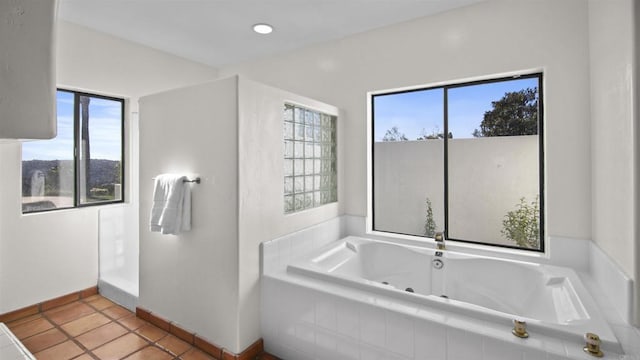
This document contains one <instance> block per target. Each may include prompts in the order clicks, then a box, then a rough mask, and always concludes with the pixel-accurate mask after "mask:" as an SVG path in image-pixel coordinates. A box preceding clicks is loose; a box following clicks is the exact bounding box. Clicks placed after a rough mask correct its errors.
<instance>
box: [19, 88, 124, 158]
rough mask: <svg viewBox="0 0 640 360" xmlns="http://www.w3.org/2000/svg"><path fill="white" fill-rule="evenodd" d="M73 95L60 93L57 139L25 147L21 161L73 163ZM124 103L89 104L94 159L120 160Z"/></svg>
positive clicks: (93, 101) (100, 101)
mask: <svg viewBox="0 0 640 360" xmlns="http://www.w3.org/2000/svg"><path fill="white" fill-rule="evenodd" d="M73 103H74V96H73V93H70V92H66V91H60V90H59V91H58V92H57V114H58V135H57V136H56V138H54V139H51V140H36V141H27V142H23V144H22V160H33V159H38V160H73V131H74V130H73ZM121 111H122V110H121V103H120V102H119V101H113V100H107V99H101V98H93V97H92V98H91V101H90V102H89V124H90V125H89V139H90V141H91V158H92V159H107V160H120V159H121V158H122V155H121V137H120V134H121V128H122V125H121Z"/></svg>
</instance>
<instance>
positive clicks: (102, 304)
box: [89, 298, 116, 310]
mask: <svg viewBox="0 0 640 360" xmlns="http://www.w3.org/2000/svg"><path fill="white" fill-rule="evenodd" d="M89 305H91V306H93V307H94V308H95V309H97V310H103V309H106V308H110V307H112V306H115V305H116V304H114V303H113V302H111V301H109V300H108V299H106V298H102V299H97V300H95V301H91V302H89Z"/></svg>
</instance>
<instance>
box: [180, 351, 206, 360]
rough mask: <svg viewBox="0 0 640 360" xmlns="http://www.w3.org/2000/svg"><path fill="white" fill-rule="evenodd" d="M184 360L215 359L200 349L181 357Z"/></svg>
mask: <svg viewBox="0 0 640 360" xmlns="http://www.w3.org/2000/svg"><path fill="white" fill-rule="evenodd" d="M180 359H182V360H213V357H211V356H209V355H207V354H205V353H204V352H202V351H200V350H198V349H191V350H189V351H187V352H186V353H185V354H183V355H182V356H180Z"/></svg>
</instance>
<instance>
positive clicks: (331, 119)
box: [284, 104, 338, 214]
mask: <svg viewBox="0 0 640 360" xmlns="http://www.w3.org/2000/svg"><path fill="white" fill-rule="evenodd" d="M336 120H337V118H336V117H335V116H331V115H327V114H324V113H321V112H318V111H314V110H309V109H305V108H303V107H300V106H295V105H289V104H285V106H284V212H285V213H287V214H288V213H293V212H296V211H301V210H304V209H310V208H314V207H318V206H321V205H324V204H328V203H332V202H336V201H338V180H337V179H338V178H337V156H336Z"/></svg>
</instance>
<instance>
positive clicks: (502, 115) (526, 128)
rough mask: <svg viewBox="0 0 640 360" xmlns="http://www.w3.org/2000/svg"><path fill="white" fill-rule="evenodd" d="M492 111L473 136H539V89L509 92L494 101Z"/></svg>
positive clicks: (486, 115) (486, 113)
mask: <svg viewBox="0 0 640 360" xmlns="http://www.w3.org/2000/svg"><path fill="white" fill-rule="evenodd" d="M491 107H493V109H492V110H489V111H487V112H485V113H484V118H483V119H482V122H481V123H480V129H475V130H474V132H473V136H475V137H482V136H485V137H487V136H518V135H537V134H538V89H537V88H527V89H522V90H520V91H515V92H508V93H506V94H504V96H503V97H502V98H501V99H500V100H498V101H492V102H491Z"/></svg>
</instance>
